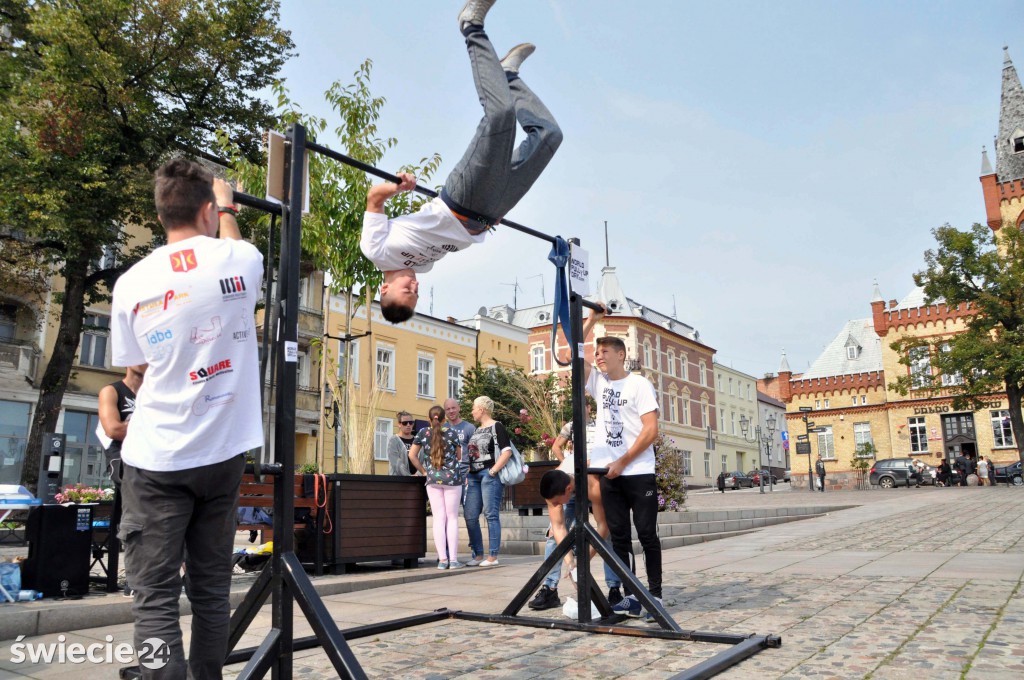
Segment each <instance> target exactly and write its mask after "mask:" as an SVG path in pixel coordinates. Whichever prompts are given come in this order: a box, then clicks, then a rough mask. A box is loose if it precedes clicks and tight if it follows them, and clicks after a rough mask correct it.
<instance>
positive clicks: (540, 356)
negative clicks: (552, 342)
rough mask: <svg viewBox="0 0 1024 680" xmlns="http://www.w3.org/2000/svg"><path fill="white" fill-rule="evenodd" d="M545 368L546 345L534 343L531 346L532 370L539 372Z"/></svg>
mask: <svg viewBox="0 0 1024 680" xmlns="http://www.w3.org/2000/svg"><path fill="white" fill-rule="evenodd" d="M543 370H544V345H534V346H533V347H531V348H530V371H531V372H533V373H539V372H540V371H543Z"/></svg>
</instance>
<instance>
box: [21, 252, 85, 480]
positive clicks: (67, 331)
mask: <svg viewBox="0 0 1024 680" xmlns="http://www.w3.org/2000/svg"><path fill="white" fill-rule="evenodd" d="M88 269H89V260H88V257H87V256H86V255H84V254H82V255H78V256H77V258H76V259H75V260H69V261H68V262H67V265H66V266H65V269H64V276H65V289H64V305H63V307H62V308H61V312H60V326H59V328H58V330H57V341H56V343H55V344H54V347H53V354H52V355H51V356H50V361H49V363H47V364H46V370H45V371H44V372H43V377H42V380H41V381H40V385H39V401H38V402H37V403H36V410H35V414H34V415H33V416H32V429H31V430H30V431H29V435H28V444H27V445H26V448H25V466H24V467H23V468H22V470H21V483H22V484H23V485H25V486H26V487H28V488H29V489H31V490H32V492H33V493H35V491H36V485H37V483H38V481H39V453H40V447H41V446H42V442H43V434H44V433H46V432H55V431H56V428H57V418H58V417H59V416H60V409H61V404H62V402H63V401H64V391H65V390H66V389H67V386H68V378H69V377H70V375H71V368H72V365H73V364H74V361H75V353H76V352H77V351H78V342H79V339H80V338H81V334H82V325H83V324H84V321H85V319H84V317H85V279H86V276H87V274H88ZM51 294H52V293H51ZM44 349H45V348H44Z"/></svg>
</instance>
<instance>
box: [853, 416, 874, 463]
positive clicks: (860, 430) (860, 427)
mask: <svg viewBox="0 0 1024 680" xmlns="http://www.w3.org/2000/svg"><path fill="white" fill-rule="evenodd" d="M865 444H872V445H873V444H874V441H872V439H871V423H854V424H853V447H854V451H856V452H857V455H858V456H861V457H863V458H870V457H871V455H870V454H864V453H862V452H861V447H862V446H864V445H865Z"/></svg>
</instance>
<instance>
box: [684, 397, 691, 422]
mask: <svg viewBox="0 0 1024 680" xmlns="http://www.w3.org/2000/svg"><path fill="white" fill-rule="evenodd" d="M682 423H683V425H689V424H690V398H689V397H687V396H686V395H683V420H682Z"/></svg>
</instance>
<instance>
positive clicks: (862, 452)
mask: <svg viewBox="0 0 1024 680" xmlns="http://www.w3.org/2000/svg"><path fill="white" fill-rule="evenodd" d="M877 453H878V449H877V448H875V445H874V443H873V442H861V443H860V444H858V445H857V448H856V450H854V452H853V458H851V459H850V468H851V469H853V470H856V471H857V472H859V473H860V486H859V488H861V489H863V488H864V475H865V473H867V471H868V468H870V467H871V461H873V460H874V459H875V455H876V454H877Z"/></svg>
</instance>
